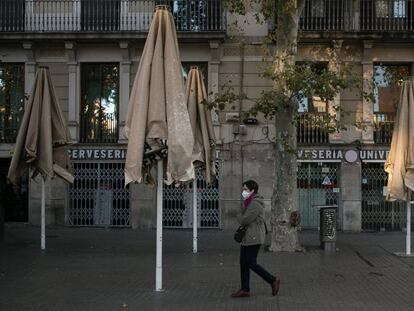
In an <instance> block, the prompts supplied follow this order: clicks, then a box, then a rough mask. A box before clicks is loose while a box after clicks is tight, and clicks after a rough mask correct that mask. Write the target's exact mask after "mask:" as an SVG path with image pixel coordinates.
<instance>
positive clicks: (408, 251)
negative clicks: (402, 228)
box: [405, 190, 411, 256]
mask: <svg viewBox="0 0 414 311" xmlns="http://www.w3.org/2000/svg"><path fill="white" fill-rule="evenodd" d="M407 196H408V198H407V237H406V240H405V253H406V255H407V256H410V255H411V191H410V190H408V194H407Z"/></svg>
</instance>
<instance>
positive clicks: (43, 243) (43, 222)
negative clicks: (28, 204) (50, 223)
mask: <svg viewBox="0 0 414 311" xmlns="http://www.w3.org/2000/svg"><path fill="white" fill-rule="evenodd" d="M41 179H42V198H41V224H40V247H41V249H42V250H45V249H46V208H45V180H44V179H43V176H41Z"/></svg>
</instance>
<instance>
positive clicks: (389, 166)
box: [385, 81, 414, 200]
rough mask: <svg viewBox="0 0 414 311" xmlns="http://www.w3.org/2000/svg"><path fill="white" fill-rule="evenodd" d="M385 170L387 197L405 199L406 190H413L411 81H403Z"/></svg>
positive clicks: (413, 100) (413, 101) (413, 87)
mask: <svg viewBox="0 0 414 311" xmlns="http://www.w3.org/2000/svg"><path fill="white" fill-rule="evenodd" d="M385 171H386V172H387V173H388V185H387V189H388V195H387V199H388V200H407V193H408V190H414V82H413V81H405V82H404V83H403V86H402V90H401V95H400V101H399V105H398V110H397V117H396V120H395V124H394V131H393V134H392V140H391V149H390V152H389V154H388V157H387V161H386V163H385ZM408 199H409V198H408Z"/></svg>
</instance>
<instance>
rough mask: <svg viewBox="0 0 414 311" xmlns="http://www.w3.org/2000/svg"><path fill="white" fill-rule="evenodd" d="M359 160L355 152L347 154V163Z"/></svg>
mask: <svg viewBox="0 0 414 311" xmlns="http://www.w3.org/2000/svg"><path fill="white" fill-rule="evenodd" d="M356 160H358V153H357V152H356V151H355V150H348V151H346V152H345V161H347V162H349V163H353V162H355V161H356Z"/></svg>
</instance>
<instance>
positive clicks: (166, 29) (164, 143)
mask: <svg viewBox="0 0 414 311" xmlns="http://www.w3.org/2000/svg"><path fill="white" fill-rule="evenodd" d="M125 134H126V136H127V138H128V149H127V155H126V161H125V184H129V183H130V182H144V183H152V182H153V178H152V176H151V175H150V171H151V168H152V167H153V166H154V164H155V163H157V232H156V276H155V290H156V291H162V213H163V211H162V205H163V199H162V194H163V179H164V180H165V182H166V183H167V184H171V183H183V182H188V181H190V180H193V179H194V166H193V162H192V152H193V146H194V138H193V133H192V131H191V124H190V117H189V115H188V110H187V103H186V100H185V93H184V78H183V74H182V67H181V60H180V54H179V49H178V42H177V34H176V32H175V25H174V20H173V17H172V15H171V12H170V10H169V7H167V6H162V5H161V6H157V7H156V11H155V13H154V17H153V20H152V23H151V26H150V30H149V32H148V36H147V40H146V42H145V46H144V51H143V53H142V57H141V60H140V64H139V67H138V72H137V75H136V77H135V81H134V85H133V88H132V92H131V96H130V99H129V105H128V115H127V118H126V124H125ZM167 147H168V148H167ZM166 148H167V151H166ZM165 151H166V152H165ZM165 156H167V159H166V161H167V167H166V172H165V175H164V176H163V173H164V172H163V171H164V170H163V166H164V165H163V160H160V158H163V157H165Z"/></svg>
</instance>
